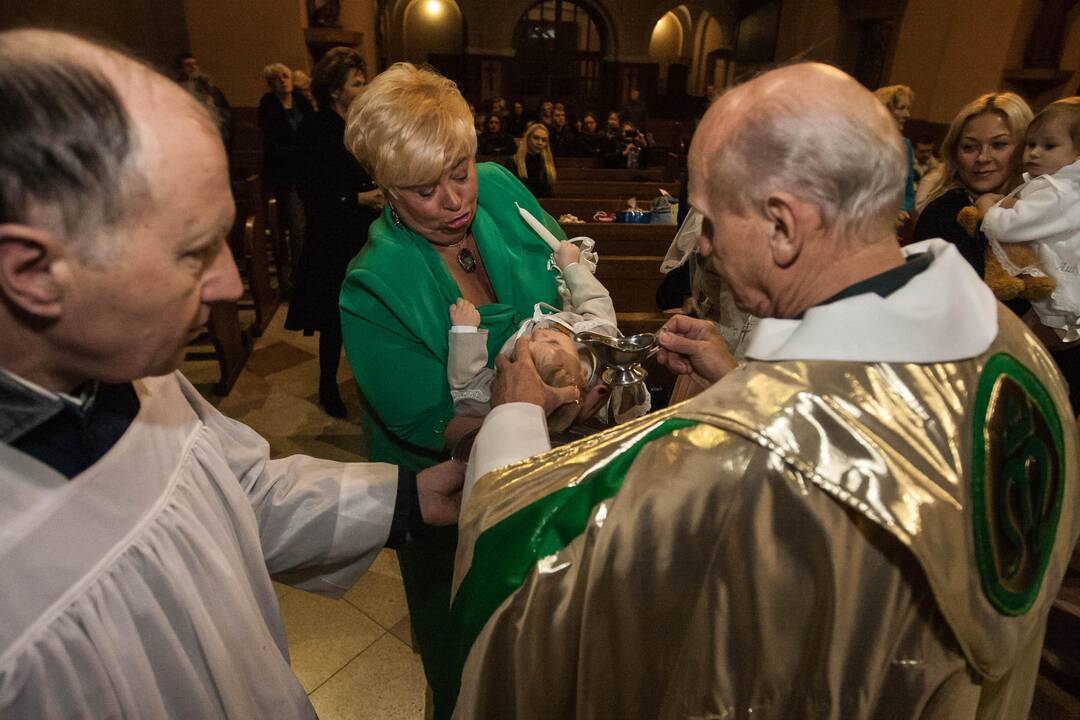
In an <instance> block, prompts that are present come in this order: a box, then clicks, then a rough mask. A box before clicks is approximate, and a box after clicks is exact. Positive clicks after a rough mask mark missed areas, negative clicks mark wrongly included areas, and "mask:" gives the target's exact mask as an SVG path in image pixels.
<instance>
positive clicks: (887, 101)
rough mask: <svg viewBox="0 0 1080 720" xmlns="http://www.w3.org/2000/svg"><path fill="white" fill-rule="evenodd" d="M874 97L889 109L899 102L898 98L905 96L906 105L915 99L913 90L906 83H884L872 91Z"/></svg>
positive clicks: (892, 108)
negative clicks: (884, 84) (883, 85)
mask: <svg viewBox="0 0 1080 720" xmlns="http://www.w3.org/2000/svg"><path fill="white" fill-rule="evenodd" d="M874 97H876V98H877V99H878V102H880V103H881V104H882V105H884V106H885V107H887V108H889V110H894V109H895V108H896V106H897V105H898V104H899V103H900V98H907V101H908V105H910V104H911V103H912V102H914V100H915V91H914V90H912V89H911V88H909V87H908V86H907V85H886V86H885V87H879V88H878V89H877V90H875V91H874Z"/></svg>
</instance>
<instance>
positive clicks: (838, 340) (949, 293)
mask: <svg viewBox="0 0 1080 720" xmlns="http://www.w3.org/2000/svg"><path fill="white" fill-rule="evenodd" d="M903 250H904V254H905V255H915V254H918V253H924V252H929V253H930V254H931V257H932V260H931V262H930V267H928V268H927V269H926V270H924V271H923V272H921V273H919V274H918V275H916V276H915V277H913V278H911V280H909V281H908V282H907V284H906V285H904V286H903V287H902V288H900V289H899V290H896V291H895V292H893V293H892V294H890V295H889V296H888V297H881V296H880V295H876V294H874V293H864V294H862V295H856V296H854V297H849V298H845V299H843V300H837V301H836V302H832V303H829V304H827V305H818V306H816V307H812V308H810V309H809V310H807V311H806V314H805V315H804V316H803V319H801V320H777V319H771V318H766V319H763V320H762V321H761V322H760V323H759V324H758V326H757V328H755V330H754V333H753V335H752V336H751V337H750V341H749V343H748V346H747V350H746V357H747V358H748V359H754V360H840V361H854V362H913V363H932V362H950V361H955V360H964V359H967V358H972V357H975V356H977V355H981V354H982V353H983V352H985V351H986V349H987V348H989V347H990V343H992V342H993V341H994V338H995V337H997V332H998V324H997V300H996V299H995V298H994V294H993V292H991V291H990V288H989V287H987V286H986V284H985V283H984V282H983V281H982V279H981V278H980V277H979V276H978V275H976V274H975V272H974V271H973V270H972V269H971V266H970V265H968V263H967V262H966V261H965V260H964V259H963V257H962V256H961V255H960V253H959V252H958V251H957V250H956V248H955V247H954V246H953V245H951V244H950V243H947V242H945V241H944V240H938V239H933V240H925V241H923V242H919V243H915V244H913V245H908V246H907V247H905V248H904V249H903Z"/></svg>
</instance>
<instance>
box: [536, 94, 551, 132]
mask: <svg viewBox="0 0 1080 720" xmlns="http://www.w3.org/2000/svg"><path fill="white" fill-rule="evenodd" d="M536 122H540V123H543V124H544V126H545V127H547V129H548V130H549V131H550V130H551V128H552V127H554V126H555V103H553V102H551V101H550V100H545V101H544V102H542V103H540V110H539V112H538V113H537V115H536Z"/></svg>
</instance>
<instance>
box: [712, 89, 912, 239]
mask: <svg viewBox="0 0 1080 720" xmlns="http://www.w3.org/2000/svg"><path fill="white" fill-rule="evenodd" d="M803 100H805V99H803ZM740 104H742V103H740ZM744 108H745V109H744V110H743V111H742V112H741V113H740V117H739V119H738V120H736V121H735V122H737V123H738V126H737V128H735V130H734V132H730V133H726V134H725V137H724V139H723V140H722V141H721V144H720V145H719V146H718V147H717V148H716V152H715V155H714V158H715V159H714V160H712V161H711V167H709V169H708V174H709V176H710V178H711V183H712V185H713V188H714V193H715V196H716V197H718V198H720V200H721V202H723V203H724V204H725V205H726V206H727V207H728V208H729V209H730V210H732V211H734V212H737V213H745V212H746V211H748V210H751V209H754V210H758V209H761V208H763V207H764V204H765V200H766V198H767V197H768V196H769V195H770V194H771V193H774V192H788V193H791V194H793V195H795V196H796V197H800V198H803V199H805V200H808V201H811V202H813V203H814V204H815V205H817V206H818V208H819V209H820V211H821V216H822V223H823V225H824V229H825V230H826V231H828V232H837V233H843V234H848V235H852V236H855V235H859V234H861V233H863V232H865V231H866V230H867V229H869V228H872V227H874V226H875V225H881V224H885V223H892V222H894V221H895V219H896V216H897V213H898V212H899V210H900V207H901V204H902V202H903V198H904V183H905V182H906V181H907V172H908V170H907V157H906V154H905V153H904V146H903V143H902V141H901V138H900V134H899V132H897V131H896V130H895V126H894V125H893V123H892V120H891V118H888V117H885V110H884V108H881V112H882V118H881V122H871V121H868V119H867V118H865V117H858V116H855V115H853V114H852V113H845V112H844V110H843V108H837V109H835V110H833V109H831V108H830V107H829V106H828V105H827V103H826V102H824V101H819V103H817V107H815V108H813V109H811V110H807V108H806V107H805V102H800V100H799V99H798V98H792V97H790V96H789V95H785V94H783V93H775V94H771V95H769V96H767V97H764V98H756V99H755V102H754V103H753V104H752V105H751V106H750V107H746V106H745V104H744Z"/></svg>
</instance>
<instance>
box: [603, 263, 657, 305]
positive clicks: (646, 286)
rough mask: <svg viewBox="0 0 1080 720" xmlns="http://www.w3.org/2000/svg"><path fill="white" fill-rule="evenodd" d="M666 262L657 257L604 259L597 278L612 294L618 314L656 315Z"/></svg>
mask: <svg viewBox="0 0 1080 720" xmlns="http://www.w3.org/2000/svg"><path fill="white" fill-rule="evenodd" d="M662 259H663V258H662V257H657V256H655V255H605V256H601V258H600V264H599V265H598V266H597V268H596V277H597V279H598V280H600V282H602V283H603V284H604V287H606V288H607V289H608V291H609V292H610V293H611V301H612V303H613V304H614V305H615V310H616V312H621V313H652V312H655V311H656V290H657V288H659V287H660V283H661V282H663V280H664V276H663V274H661V272H660V261H661V260H662Z"/></svg>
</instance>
